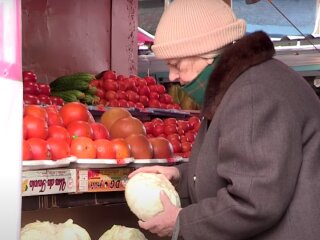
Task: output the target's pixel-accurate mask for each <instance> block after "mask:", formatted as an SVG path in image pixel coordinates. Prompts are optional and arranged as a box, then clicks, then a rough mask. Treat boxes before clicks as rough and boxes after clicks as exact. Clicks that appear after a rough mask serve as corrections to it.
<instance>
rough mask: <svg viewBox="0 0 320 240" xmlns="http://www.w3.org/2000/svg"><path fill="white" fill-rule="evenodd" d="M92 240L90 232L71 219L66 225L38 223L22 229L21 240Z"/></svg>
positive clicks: (46, 222)
mask: <svg viewBox="0 0 320 240" xmlns="http://www.w3.org/2000/svg"><path fill="white" fill-rule="evenodd" d="M43 239H46V240H91V238H90V236H89V234H88V232H87V231H86V230H85V229H84V228H82V227H80V226H79V225H77V224H74V223H73V221H72V220H71V219H68V220H67V221H66V222H65V223H60V224H54V223H51V222H48V221H45V222H40V221H36V222H33V223H29V224H27V225H25V226H24V227H23V228H22V229H21V240H43Z"/></svg>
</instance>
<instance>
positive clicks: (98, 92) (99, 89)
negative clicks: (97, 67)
mask: <svg viewBox="0 0 320 240" xmlns="http://www.w3.org/2000/svg"><path fill="white" fill-rule="evenodd" d="M97 81H99V80H97ZM105 94H106V93H105V91H104V90H103V89H102V88H98V87H97V91H96V95H97V96H98V97H99V98H100V99H104V98H105Z"/></svg>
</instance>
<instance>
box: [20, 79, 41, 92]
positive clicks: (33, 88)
mask: <svg viewBox="0 0 320 240" xmlns="http://www.w3.org/2000/svg"><path fill="white" fill-rule="evenodd" d="M23 93H24V94H32V95H38V94H39V86H38V84H37V83H36V82H31V81H30V82H24V83H23Z"/></svg>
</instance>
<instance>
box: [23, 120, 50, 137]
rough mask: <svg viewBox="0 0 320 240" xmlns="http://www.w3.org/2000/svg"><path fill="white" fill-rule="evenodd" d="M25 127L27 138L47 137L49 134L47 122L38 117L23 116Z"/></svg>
mask: <svg viewBox="0 0 320 240" xmlns="http://www.w3.org/2000/svg"><path fill="white" fill-rule="evenodd" d="M23 127H24V128H25V129H26V132H27V134H26V138H27V139H29V138H42V139H46V138H47V136H48V124H47V122H46V121H45V120H44V119H42V118H38V117H34V116H30V115H27V116H25V117H24V118H23Z"/></svg>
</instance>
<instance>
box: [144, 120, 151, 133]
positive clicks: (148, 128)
mask: <svg viewBox="0 0 320 240" xmlns="http://www.w3.org/2000/svg"><path fill="white" fill-rule="evenodd" d="M143 125H144V127H145V129H146V133H147V134H152V131H153V127H154V123H153V122H144V123H143Z"/></svg>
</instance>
